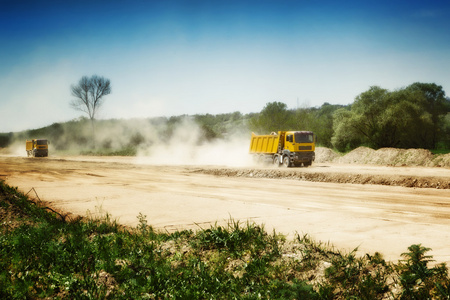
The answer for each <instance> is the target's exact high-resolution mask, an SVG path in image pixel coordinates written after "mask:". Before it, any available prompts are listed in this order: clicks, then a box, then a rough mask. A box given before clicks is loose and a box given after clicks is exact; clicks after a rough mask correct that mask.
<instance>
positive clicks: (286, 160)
mask: <svg viewBox="0 0 450 300" xmlns="http://www.w3.org/2000/svg"><path fill="white" fill-rule="evenodd" d="M283 166H284V167H286V168H289V167H290V166H291V160H290V159H289V156H287V155H286V156H285V157H283Z"/></svg>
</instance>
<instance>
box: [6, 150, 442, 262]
mask: <svg viewBox="0 0 450 300" xmlns="http://www.w3.org/2000/svg"><path fill="white" fill-rule="evenodd" d="M0 179H2V180H5V181H6V183H7V184H9V185H11V186H17V187H18V188H19V189H20V190H21V191H23V192H24V193H29V195H31V197H33V198H37V197H39V199H40V200H42V201H46V202H48V203H49V204H50V205H51V206H52V207H53V208H55V209H59V210H62V211H65V212H70V213H71V214H74V215H81V216H86V215H88V216H98V215H104V214H105V213H108V214H110V215H111V217H112V218H114V219H117V220H118V222H119V223H122V224H125V225H130V226H136V225H137V224H138V219H137V216H138V215H139V213H142V214H143V215H146V216H147V220H148V223H149V224H151V225H152V226H153V227H154V228H156V229H161V230H167V231H174V230H178V229H193V230H196V229H199V228H208V227H209V226H210V224H215V223H216V222H217V223H218V224H222V223H226V222H227V221H228V220H230V218H232V219H234V220H239V221H242V222H246V221H247V220H248V221H251V222H256V223H258V224H264V225H265V228H266V229H267V230H269V231H271V230H272V229H275V230H276V231H277V232H280V233H284V234H286V235H287V236H288V237H292V238H294V237H295V234H297V233H298V234H301V235H303V234H309V235H310V236H311V237H313V238H314V239H316V240H318V241H322V242H325V243H327V242H329V243H331V244H332V245H334V246H335V247H336V248H338V249H342V250H345V251H351V250H353V249H355V248H356V247H359V248H358V249H359V250H358V253H359V254H364V253H374V252H375V251H378V252H380V253H382V254H383V255H384V257H385V258H386V259H388V260H393V261H396V260H398V259H400V258H401V256H400V255H401V253H402V252H406V251H407V247H408V246H409V245H411V244H417V243H422V244H423V245H424V246H426V247H430V248H432V249H433V250H432V251H431V252H430V254H431V255H433V256H434V259H435V260H436V261H438V262H447V263H450V187H449V183H450V169H448V168H443V167H441V168H438V167H415V166H414V167H413V166H403V167H402V166H400V167H394V166H377V165H360V164H342V163H341V164H338V163H330V162H321V163H314V164H313V166H312V167H309V168H290V169H280V168H275V167H272V166H265V167H248V166H247V167H233V168H230V167H226V166H200V165H196V166H195V165H194V166H187V165H186V166H181V165H175V166H170V165H150V164H146V163H145V160H144V159H140V158H126V157H48V158H25V157H15V156H8V155H1V156H0Z"/></svg>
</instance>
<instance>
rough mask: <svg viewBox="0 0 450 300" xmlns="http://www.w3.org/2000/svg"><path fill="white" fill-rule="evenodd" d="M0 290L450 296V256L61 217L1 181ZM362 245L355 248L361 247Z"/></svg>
mask: <svg viewBox="0 0 450 300" xmlns="http://www.w3.org/2000/svg"><path fill="white" fill-rule="evenodd" d="M0 199H1V201H0V224H1V227H0V298H1V299H21V298H31V299H47V298H57V299H58V298H59V299H63V298H77V299H163V298H174V299H386V298H391V299H425V298H436V299H444V298H445V299H446V298H448V297H449V295H450V280H449V276H448V272H447V268H446V266H445V265H438V266H435V267H429V266H428V263H429V262H430V261H431V257H429V256H427V255H426V252H427V251H428V250H429V249H428V248H425V247H422V246H421V245H412V246H411V247H409V248H408V252H406V253H404V258H405V259H404V260H402V261H399V262H398V264H393V263H388V262H386V261H384V259H383V258H382V257H381V255H380V254H378V253H375V254H374V255H369V254H366V255H365V256H363V257H356V255H355V251H353V252H351V253H341V252H340V251H338V250H336V249H334V248H333V247H332V246H330V245H328V244H322V243H320V242H316V241H314V240H313V239H311V238H310V237H309V236H307V235H304V236H300V235H297V237H296V238H295V240H294V241H287V240H286V239H285V237H284V236H282V235H279V234H277V233H276V232H272V233H268V232H266V231H265V230H264V228H263V227H262V226H258V225H256V224H252V223H245V224H241V223H239V222H237V221H233V220H230V221H229V222H228V224H226V225H225V226H218V225H217V224H216V225H214V226H211V228H209V229H204V230H203V229H202V230H198V231H196V232H194V231H191V230H185V231H177V232H175V233H167V232H157V231H155V230H154V229H153V228H152V227H151V226H150V225H149V224H148V222H147V220H146V216H145V215H142V214H140V215H139V216H138V220H139V225H138V226H137V227H136V228H125V227H122V226H120V225H119V224H117V223H116V222H115V221H114V220H111V218H110V217H109V216H108V215H106V216H104V217H103V218H101V219H91V218H87V219H81V218H72V219H70V218H68V217H67V216H65V217H63V218H62V217H61V215H60V214H58V213H56V212H53V211H50V210H48V209H45V208H44V207H42V205H39V203H38V204H35V203H33V202H31V201H30V199H28V198H27V197H26V196H24V195H23V194H21V193H19V192H18V191H17V189H15V188H11V187H9V186H7V185H6V184H4V182H0ZM355 250H356V249H355Z"/></svg>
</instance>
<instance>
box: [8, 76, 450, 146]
mask: <svg viewBox="0 0 450 300" xmlns="http://www.w3.org/2000/svg"><path fill="white" fill-rule="evenodd" d="M88 79H90V80H91V81H92V80H94V81H95V79H99V77H97V76H93V77H92V78H88ZM84 81H86V80H84V79H83V78H82V80H80V82H79V84H78V86H72V95H73V96H77V95H78V94H75V91H79V92H80V93H79V94H80V97H81V98H83V97H85V98H84V99H85V100H89V101H87V102H86V101H81V102H80V99H81V98H80V97H76V98H77V99H78V100H77V101H78V105H79V106H78V107H79V108H80V110H82V108H86V109H87V111H85V110H82V111H85V112H87V113H88V117H89V118H84V117H81V118H79V119H76V120H72V121H69V122H66V123H54V124H52V125H50V126H47V127H44V128H39V129H35V130H28V131H23V132H17V133H0V147H7V146H9V145H10V144H12V143H13V142H14V141H16V140H19V141H22V140H25V139H30V138H47V139H49V140H50V141H51V143H52V146H53V147H54V149H55V150H68V149H72V148H74V147H75V146H76V147H77V148H78V149H79V148H82V149H87V150H89V149H92V145H95V140H94V143H92V142H93V139H96V140H97V145H98V148H99V150H100V151H102V150H105V149H106V150H111V151H113V152H114V151H117V150H119V151H120V150H122V149H127V151H126V152H127V153H134V152H133V151H128V150H129V149H136V148H137V147H140V146H151V145H152V143H154V141H155V140H159V141H164V140H167V139H170V137H171V136H172V135H173V133H174V132H175V129H176V128H177V127H178V126H183V125H182V123H183V120H184V119H185V118H190V120H192V121H193V122H195V123H196V124H197V125H198V127H199V128H200V137H199V143H202V142H207V141H211V140H214V139H222V138H227V137H228V136H231V135H234V134H236V133H238V134H240V135H244V136H245V135H250V132H251V131H254V132H255V133H258V134H269V133H270V132H273V131H279V130H308V131H313V132H314V133H315V134H316V136H317V138H318V145H320V146H324V147H329V148H334V149H336V150H338V151H341V152H347V151H350V150H352V149H354V148H357V147H359V146H367V147H371V148H374V149H378V148H381V147H396V148H425V149H431V150H433V149H444V150H448V149H450V99H449V98H448V97H446V95H445V92H444V90H443V89H442V87H441V86H438V85H436V84H434V83H413V84H411V85H409V86H407V87H405V88H401V89H397V90H395V91H389V90H387V89H384V88H381V87H379V86H372V87H370V88H369V89H368V90H367V91H364V92H362V93H361V94H359V95H358V96H357V97H356V98H355V100H354V102H353V103H352V104H349V105H333V104H330V103H324V104H323V105H321V106H320V107H305V108H297V109H288V107H287V105H286V104H285V103H283V102H278V101H274V102H269V103H267V104H266V105H265V106H264V108H263V109H262V110H261V111H260V112H258V113H249V114H242V113H240V112H238V111H236V112H232V113H225V114H218V115H211V114H203V115H194V116H187V115H182V116H172V117H160V118H147V119H131V120H117V119H111V120H96V119H95V118H94V116H95V114H93V113H92V112H93V111H94V112H95V111H96V110H97V109H98V108H99V104H102V102H99V101H98V100H99V98H96V97H95V95H99V94H98V93H95V95H94V93H93V92H94V91H98V90H99V89H100V90H104V89H106V92H105V93H103V95H107V94H108V93H110V83H109V80H107V79H103V78H100V80H99V82H100V83H99V84H98V85H94V87H97V88H93V87H92V85H87V84H86V85H84V84H82V83H84ZM79 86H86V88H85V89H82V90H81V91H80V90H76V89H77V87H79ZM89 86H91V87H89ZM95 99H97V102H96V103H97V106H96V107H95V108H94V107H91V110H89V106H88V105H87V104H86V103H92V101H91V100H95ZM102 100H103V99H102ZM94 102H95V101H94ZM75 103H76V102H74V101H72V102H71V103H70V104H71V106H72V107H74V108H75ZM89 111H90V112H91V114H89ZM94 124H96V125H95V126H96V128H97V129H96V132H97V134H93V131H94ZM110 129H114V130H113V131H111V130H110ZM150 131H152V132H150ZM111 132H115V134H111ZM96 136H97V138H96ZM119 137H122V138H119ZM94 147H95V146H94Z"/></svg>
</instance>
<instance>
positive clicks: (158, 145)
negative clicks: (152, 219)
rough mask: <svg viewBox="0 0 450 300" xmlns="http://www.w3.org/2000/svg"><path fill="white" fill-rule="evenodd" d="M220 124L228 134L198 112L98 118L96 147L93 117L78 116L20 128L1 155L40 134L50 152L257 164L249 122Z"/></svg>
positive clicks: (17, 151) (19, 151)
mask: <svg viewBox="0 0 450 300" xmlns="http://www.w3.org/2000/svg"><path fill="white" fill-rule="evenodd" d="M218 126H223V127H224V128H225V127H226V130H218V131H220V132H226V134H223V135H222V136H217V135H215V134H212V129H211V128H205V126H204V125H199V123H197V122H196V120H195V117H190V116H180V117H171V118H165V117H162V118H153V119H143V118H142V119H138V118H136V119H126V120H124V119H121V120H118V119H110V120H97V121H96V123H95V146H94V145H93V143H92V141H93V128H92V124H91V123H90V120H88V119H86V118H79V119H75V120H72V121H69V122H66V123H55V124H52V125H51V126H48V127H46V128H44V129H38V130H29V131H25V132H21V133H17V134H15V135H14V138H13V139H12V141H11V144H10V145H9V147H8V148H7V149H3V150H2V151H1V154H7V155H14V156H26V151H25V140H26V139H34V138H42V139H47V140H48V141H49V156H50V157H62V156H73V155H84V156H86V155H87V156H90V155H109V156H111V155H113V156H123V155H127V156H130V155H131V156H135V157H136V158H135V160H136V163H143V164H144V163H145V164H156V165H220V166H251V165H253V160H252V158H251V156H250V155H249V153H248V148H249V144H250V133H249V132H248V130H247V129H246V127H245V126H244V125H243V124H238V125H236V126H235V124H232V123H227V124H225V123H224V124H219V125H218ZM222 129H223V128H222ZM93 146H94V147H93Z"/></svg>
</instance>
